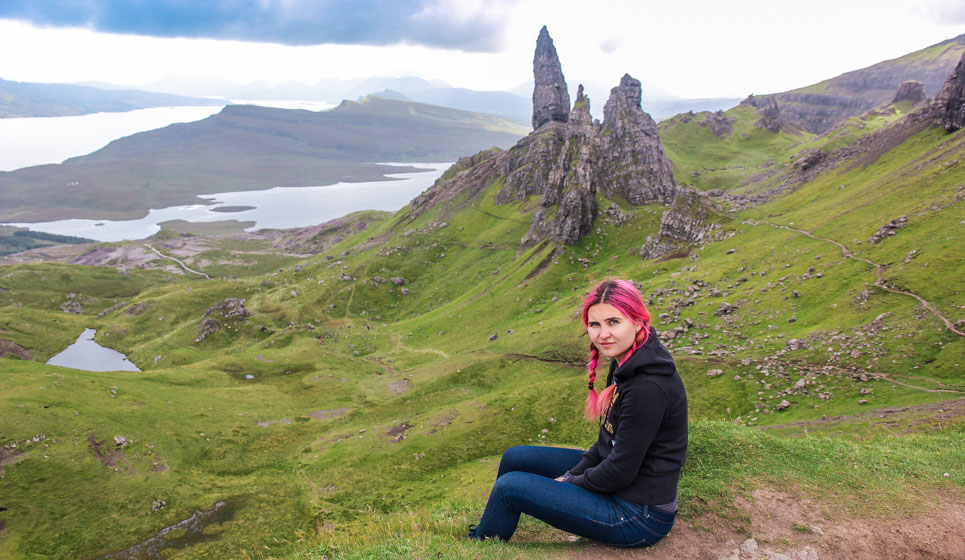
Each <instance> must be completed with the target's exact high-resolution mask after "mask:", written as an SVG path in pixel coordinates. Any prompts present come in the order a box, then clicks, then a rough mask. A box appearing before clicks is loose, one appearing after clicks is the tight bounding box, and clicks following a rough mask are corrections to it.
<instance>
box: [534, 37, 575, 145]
mask: <svg viewBox="0 0 965 560" xmlns="http://www.w3.org/2000/svg"><path fill="white" fill-rule="evenodd" d="M533 80H534V81H535V82H536V88H535V89H534V90H533V128H534V129H537V128H539V127H541V126H543V125H544V124H546V123H548V122H553V121H556V122H561V123H565V122H566V120H567V118H569V114H570V94H569V92H568V91H567V90H566V80H565V79H563V70H562V68H560V58H559V56H557V54H556V47H554V46H553V39H552V38H550V34H549V31H547V30H546V26H545V25H544V26H543V28H542V29H540V31H539V37H538V38H537V39H536V54H535V56H534V57H533Z"/></svg>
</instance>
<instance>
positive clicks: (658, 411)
mask: <svg viewBox="0 0 965 560" xmlns="http://www.w3.org/2000/svg"><path fill="white" fill-rule="evenodd" d="M628 389H629V390H625V391H624V392H623V395H621V398H620V399H619V400H620V419H619V424H618V425H617V427H616V433H615V434H614V437H613V441H614V443H613V449H611V450H610V453H609V454H608V455H607V456H606V457H605V458H603V460H602V461H600V462H599V464H597V465H595V466H592V467H589V468H586V469H585V470H584V471H583V472H582V474H579V475H577V476H573V477H571V478H570V479H569V480H568V482H570V483H571V484H575V485H577V486H582V487H583V488H586V489H587V490H593V491H595V492H603V493H607V494H610V493H613V492H616V491H618V490H621V489H623V488H626V487H627V486H629V485H630V484H632V483H633V481H634V480H636V478H637V476H638V475H639V473H640V465H641V464H642V463H643V458H644V457H645V456H646V454H647V450H648V449H649V448H650V444H651V443H652V442H653V438H654V437H655V436H656V434H657V432H658V431H659V429H660V424H661V422H663V418H664V416H665V415H666V413H667V409H668V408H669V407H668V404H667V398H666V396H665V395H664V393H663V391H662V390H661V389H660V387H658V386H657V385H656V384H655V383H652V382H646V383H642V384H640V385H639V386H636V387H632V388H628ZM597 451H598V450H597ZM585 457H586V456H585V455H584V460H585ZM580 464H583V461H580ZM578 466H579V465H578ZM571 472H572V471H571Z"/></svg>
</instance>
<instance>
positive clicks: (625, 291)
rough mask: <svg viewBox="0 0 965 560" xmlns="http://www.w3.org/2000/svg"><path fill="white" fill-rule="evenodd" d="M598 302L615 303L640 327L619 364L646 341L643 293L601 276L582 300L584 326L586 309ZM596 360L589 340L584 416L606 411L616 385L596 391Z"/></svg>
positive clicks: (647, 325)
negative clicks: (587, 381)
mask: <svg viewBox="0 0 965 560" xmlns="http://www.w3.org/2000/svg"><path fill="white" fill-rule="evenodd" d="M598 303H609V304H610V305H612V306H613V307H616V308H617V310H619V311H620V313H622V314H623V316H624V317H626V318H627V319H629V320H630V322H632V323H634V324H636V325H640V326H641V327H643V328H641V329H640V331H639V332H638V333H637V337H636V338H635V339H634V341H633V345H632V346H631V347H630V350H628V351H627V354H626V356H624V357H623V360H622V361H621V362H620V363H619V365H623V364H624V363H626V361H627V360H629V359H630V356H632V355H633V353H634V352H635V351H636V350H637V348H639V347H641V346H643V345H644V344H645V343H646V342H647V338H649V336H650V312H649V311H647V306H646V305H644V303H643V296H642V295H640V290H638V289H637V288H636V286H634V285H633V284H631V283H630V282H627V281H626V280H604V281H603V282H600V283H599V284H597V285H596V286H595V287H594V288H593V289H592V290H590V293H589V295H588V296H587V297H586V300H584V301H583V326H584V327H586V326H587V324H588V323H589V321H588V320H587V313H589V311H590V308H591V307H593V306H594V305H596V304H598ZM599 362H600V351H599V350H597V348H596V346H594V345H593V342H590V362H589V363H588V364H587V370H588V371H589V383H588V384H587V387H588V388H589V390H590V394H589V395H587V397H586V409H585V410H584V415H585V416H586V418H587V419H588V420H595V419H597V418H599V417H600V416H603V415H606V413H607V409H609V408H610V399H611V398H612V397H613V391H614V390H615V389H616V385H610V386H609V387H607V388H606V389H604V390H603V392H602V393H600V394H597V392H596V388H595V387H594V386H593V382H594V381H596V369H597V365H598V364H599Z"/></svg>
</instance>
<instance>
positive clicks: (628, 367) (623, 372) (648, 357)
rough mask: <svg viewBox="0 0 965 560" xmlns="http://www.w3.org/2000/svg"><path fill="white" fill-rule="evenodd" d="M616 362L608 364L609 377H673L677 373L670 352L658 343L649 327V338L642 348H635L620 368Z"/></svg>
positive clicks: (655, 334) (658, 338) (653, 331)
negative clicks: (638, 374)
mask: <svg viewBox="0 0 965 560" xmlns="http://www.w3.org/2000/svg"><path fill="white" fill-rule="evenodd" d="M616 364H617V362H616V360H613V361H611V362H610V376H614V375H615V376H616V377H623V378H626V377H630V376H633V375H636V374H637V373H646V374H648V375H673V374H674V372H675V371H677V366H676V365H675V364H674V361H673V358H672V357H671V356H670V351H668V350H667V347H666V346H664V345H663V343H662V342H660V337H659V336H658V335H657V329H655V328H653V326H651V327H650V336H649V337H647V342H645V343H644V345H643V346H641V347H640V348H637V349H636V351H635V352H634V353H633V354H632V355H631V356H630V359H628V360H627V361H626V362H624V363H623V365H622V366H617V365H616Z"/></svg>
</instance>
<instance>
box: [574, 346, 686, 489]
mask: <svg viewBox="0 0 965 560" xmlns="http://www.w3.org/2000/svg"><path fill="white" fill-rule="evenodd" d="M613 383H616V386H617V387H616V390H615V392H614V396H613V399H612V400H611V403H612V404H611V405H610V410H609V411H608V412H607V415H606V418H604V419H603V421H602V422H601V423H600V437H599V438H598V439H597V441H596V443H594V444H593V446H592V447H590V449H589V450H588V451H587V452H585V453H584V454H583V459H582V460H580V462H579V463H578V464H577V465H576V466H575V467H573V468H572V469H570V471H569V472H568V473H567V476H566V477H565V478H564V480H565V481H566V482H569V483H571V484H575V485H577V486H582V487H583V488H586V489H587V490H593V491H595V492H602V493H607V494H616V495H618V496H620V497H621V498H623V499H624V500H627V501H630V502H634V503H637V504H642V505H651V506H653V505H663V504H669V503H671V502H673V501H674V500H676V498H677V481H678V480H679V479H680V469H681V468H683V466H684V459H685V457H686V452H687V393H686V392H685V391H684V384H683V381H682V380H681V379H680V375H679V374H678V373H677V367H676V366H675V365H674V361H673V358H672V357H670V352H668V351H667V348H666V347H665V346H664V345H663V344H662V343H661V342H660V339H659V338H658V337H657V331H656V329H654V328H653V327H651V328H650V336H649V338H648V339H647V342H646V343H645V344H644V345H643V346H641V347H640V348H638V349H637V350H636V351H635V352H634V353H633V354H632V355H631V356H630V359H629V360H627V361H626V362H625V363H624V364H623V365H622V366H619V367H617V363H616V360H612V361H611V362H610V373H609V374H608V375H607V386H609V385H611V384H613Z"/></svg>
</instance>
